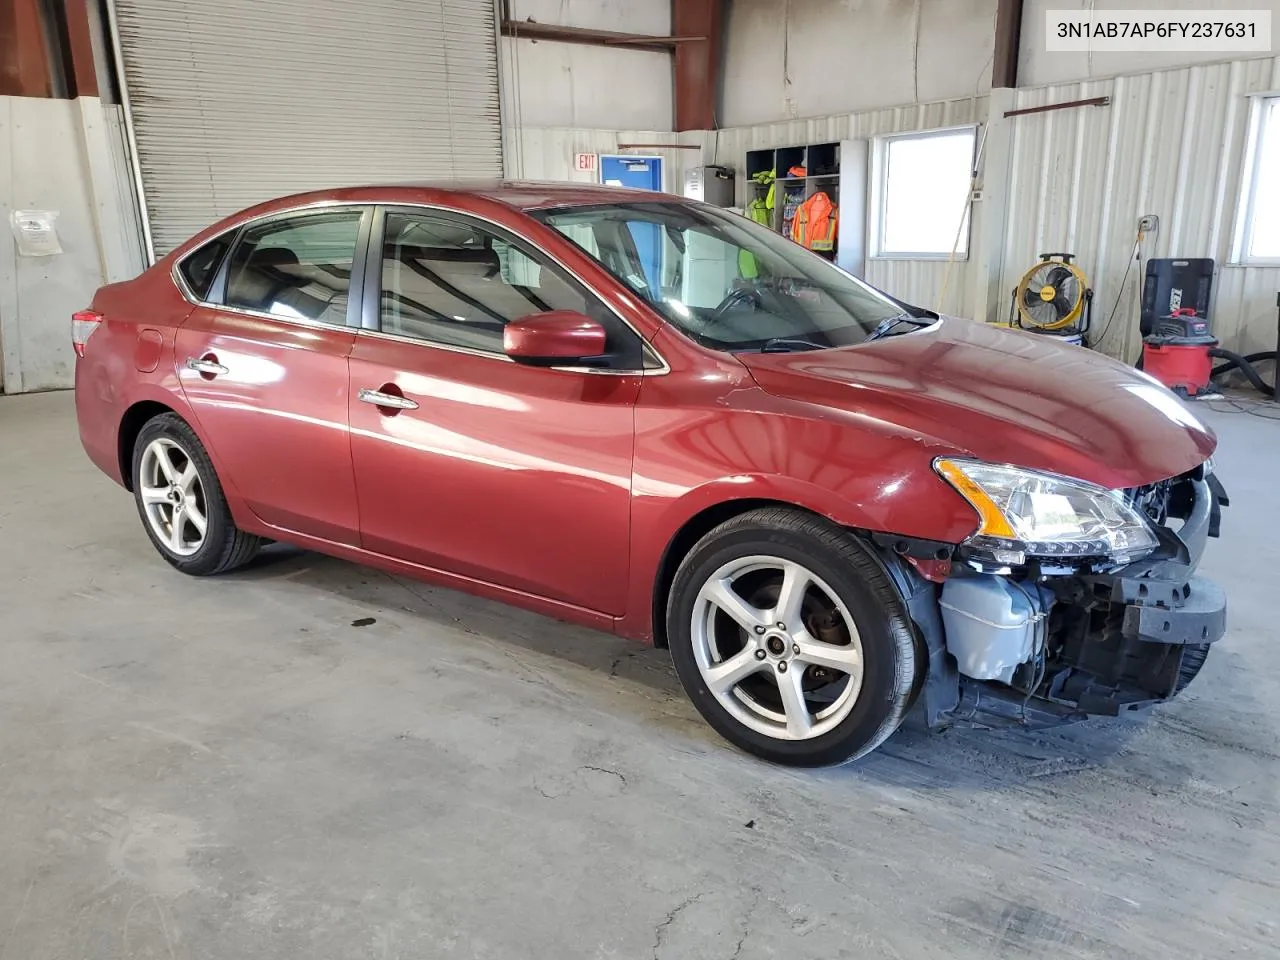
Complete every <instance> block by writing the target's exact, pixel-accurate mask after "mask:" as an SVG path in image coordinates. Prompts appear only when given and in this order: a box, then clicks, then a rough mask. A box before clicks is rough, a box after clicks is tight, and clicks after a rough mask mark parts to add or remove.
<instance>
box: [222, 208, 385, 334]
mask: <svg viewBox="0 0 1280 960" xmlns="http://www.w3.org/2000/svg"><path fill="white" fill-rule="evenodd" d="M361 216H363V211H362V210H360V209H355V208H353V209H344V210H339V211H333V212H329V213H307V214H299V215H298V216H293V217H282V218H280V219H275V220H268V221H267V222H265V223H259V224H254V225H251V226H249V227H246V228H245V230H244V231H243V232H242V233H241V234H240V239H239V241H238V242H237V243H236V246H235V249H234V250H233V251H232V253H231V261H230V264H229V265H228V269H227V292H226V297H225V298H224V303H226V305H227V306H229V307H237V308H239V309H241V310H252V311H254V312H255V313H269V314H271V315H272V316H277V317H282V318H285V319H289V320H307V321H311V322H315V323H325V324H332V325H334V326H344V325H346V322H347V302H348V295H349V292H350V289H351V268H352V264H353V262H354V261H355V255H356V239H357V237H358V236H359V233H360V218H361Z"/></svg>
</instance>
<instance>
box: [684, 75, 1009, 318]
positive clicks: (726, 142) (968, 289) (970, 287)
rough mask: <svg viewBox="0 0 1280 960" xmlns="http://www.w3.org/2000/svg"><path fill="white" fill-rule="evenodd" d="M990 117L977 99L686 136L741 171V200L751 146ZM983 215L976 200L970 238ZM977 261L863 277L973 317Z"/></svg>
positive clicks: (897, 267)
mask: <svg viewBox="0 0 1280 960" xmlns="http://www.w3.org/2000/svg"><path fill="white" fill-rule="evenodd" d="M986 117H987V98H986V97H974V98H970V99H967V100H948V101H944V102H940V103H924V104H918V105H912V106H906V107H894V108H892V109H887V110H870V111H867V112H865V113H852V114H841V115H838V116H834V117H823V118H820V119H815V120H792V121H788V122H785V123H770V124H760V125H758V126H751V127H731V128H729V129H726V130H720V131H717V132H712V133H697V134H685V135H683V137H684V138H686V142H689V143H702V144H703V155H704V158H705V161H706V162H707V163H723V164H726V165H728V166H732V167H734V168H735V169H736V170H737V171H738V175H739V182H738V197H739V199H741V198H742V197H743V196H744V195H745V191H746V188H745V186H744V184H743V182H742V181H743V170H744V168H745V162H746V155H747V151H748V150H761V149H767V148H770V147H787V146H794V145H803V144H810V143H830V142H832V141H839V140H863V139H870V138H872V137H879V136H885V135H887V134H892V133H906V132H909V131H912V130H936V129H938V128H940V127H952V126H960V125H962V124H966V123H979V122H983V121H985V120H986ZM695 156H696V155H695ZM689 162H694V161H692V160H691V161H689ZM981 218H982V205H981V204H975V205H974V210H973V223H972V225H971V231H972V233H971V236H974V237H976V236H977V235H978V231H979V230H981V228H982V222H981ZM975 264H976V261H975V260H974V259H972V258H971V259H969V260H961V261H957V262H956V263H955V264H953V265H951V266H950V267H948V264H947V262H946V261H945V260H875V259H869V260H867V264H866V270H865V273H864V276H865V277H866V279H867V281H868V282H870V283H873V284H875V285H876V286H878V287H881V288H883V289H885V290H888V291H890V292H892V293H893V294H894V295H895V296H898V297H901V298H902V299H904V300H908V301H910V302H912V303H916V304H920V305H922V306H926V307H933V308H934V309H940V310H943V311H945V312H947V313H956V314H960V315H968V314H970V313H971V312H972V304H973V302H974V281H975V272H976V271H975ZM948 273H950V276H949V277H948V276H947V275H948ZM944 283H945V284H946V286H947V293H946V297H945V302H940V295H941V293H942V287H943V284H944Z"/></svg>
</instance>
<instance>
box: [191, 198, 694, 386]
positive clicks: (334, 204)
mask: <svg viewBox="0 0 1280 960" xmlns="http://www.w3.org/2000/svg"><path fill="white" fill-rule="evenodd" d="M340 207H365V208H368V209H369V210H372V211H373V213H372V216H370V217H367V218H366V219H367V221H368V225H369V227H368V230H367V231H363V232H362V237H361V238H359V239H357V242H356V256H357V258H362V259H357V261H355V262H353V264H352V280H351V283H352V287H353V288H354V287H355V286H356V284H357V283H359V285H360V298H359V300H358V301H357V300H356V294H355V291H354V290H353V291H352V293H351V294H349V297H350V302H356V303H358V304H359V306H360V308H361V309H360V314H359V322H358V324H357V325H356V326H355V327H352V326H350V325H348V326H346V327H335V326H334V325H333V324H328V323H323V324H322V323H315V322H313V321H309V320H299V319H296V318H292V317H279V316H276V315H275V314H271V313H259V312H257V311H253V310H241V309H240V308H238V307H228V306H226V305H225V304H221V303H216V302H213V301H211V300H200V299H198V298H197V297H196V296H195V294H194V293H193V292H192V291H191V288H190V287H189V286H187V284H186V282H185V279H184V278H183V276H182V272H181V271H180V270H179V269H178V267H179V266H180V265H181V264H182V263H183V262H184V261H185V260H186V259H187V257H189V256H191V255H192V254H193V253H195V252H196V251H197V250H199V249H201V248H202V247H203V246H204V244H203V243H202V244H200V245H199V246H197V247H195V248H193V249H192V250H189V251H187V252H186V253H184V254H183V255H182V256H181V257H179V258H177V259H176V260H174V263H173V267H172V268H171V269H170V271H169V275H170V279H172V280H173V282H174V285H175V286H176V287H177V288H178V292H179V293H181V294H182V296H183V298H184V299H185V300H187V301H188V302H189V303H191V304H193V305H195V306H198V307H209V308H210V309H214V310H226V311H228V312H230V313H237V314H241V315H244V316H249V317H259V318H263V319H267V320H278V321H279V322H281V323H293V324H297V325H298V326H305V327H318V328H320V329H323V330H339V329H345V330H352V331H353V332H354V333H356V334H359V335H361V336H374V337H384V338H387V339H391V340H403V342H405V343H412V344H416V345H418V346H422V347H430V348H432V349H436V350H449V351H452V352H454V353H467V354H472V353H473V351H472V350H470V348H468V347H452V346H450V345H449V344H442V343H432V342H431V341H428V340H417V339H413V338H410V337H404V338H401V337H398V336H396V335H395V334H390V333H383V332H382V331H381V330H378V329H377V319H378V313H377V309H376V306H377V305H376V304H375V310H374V313H373V323H374V326H373V327H369V326H366V323H367V322H368V321H367V317H366V314H367V311H366V310H365V309H364V305H365V302H366V294H365V291H366V290H368V289H369V285H370V284H369V277H370V274H371V272H372V271H373V270H375V269H376V270H377V271H379V273H380V272H381V269H382V257H381V255H380V254H379V255H378V256H371V253H372V250H373V245H372V240H373V237H374V235H375V234H374V232H373V228H374V222H375V220H376V221H377V226H378V233H377V236H378V237H379V238H381V236H382V232H381V227H382V221H381V219H379V218H381V217H385V215H386V210H387V209H388V208H403V209H406V210H429V211H435V212H438V213H448V214H455V215H461V216H466V217H471V218H472V219H474V220H479V221H480V222H482V223H486V224H489V225H491V226H494V227H497V228H498V229H500V230H505V231H506V232H507V233H509V234H511V236H513V237H515V238H516V239H518V240H520V241H522V242H523V243H525V244H527V245H528V246H530V247H532V248H533V249H535V250H537V249H539V247H538V244H537V243H535V242H534V241H533V240H532V239H530V238H529V237H528V236H527V235H526V234H524V233H522V232H521V231H519V230H517V229H514V228H513V227H511V226H510V225H508V224H505V223H499V222H498V221H497V220H494V219H492V218H490V217H486V216H484V215H483V214H479V213H473V212H471V211H461V210H458V209H457V208H456V207H448V206H443V205H441V204H438V203H424V202H422V201H413V200H399V201H396V202H394V203H378V202H371V201H368V200H312V201H310V202H307V203H301V204H298V205H297V206H296V207H289V208H288V209H285V210H277V211H274V212H272V213H269V214H266V215H265V216H258V217H248V218H246V219H244V220H242V221H240V222H239V223H237V224H235V225H234V226H232V227H230V228H228V229H227V230H224V231H223V232H222V233H219V234H215V235H214V236H212V237H210V238H209V239H208V240H206V241H205V242H206V243H207V242H209V240H216V239H217V238H218V237H222V236H225V235H226V234H228V233H233V232H234V233H235V234H236V236H235V237H234V238H233V239H232V242H231V246H229V247H228V248H227V253H228V254H230V252H231V250H233V249H234V248H235V241H236V240H238V239H239V231H241V230H244V229H245V228H247V227H251V226H254V225H256V224H258V223H260V222H265V221H268V220H274V219H277V218H279V217H284V216H288V215H290V214H297V213H303V212H306V211H310V210H316V211H323V210H329V209H334V208H340ZM366 212H367V211H366ZM361 239H362V240H363V243H361ZM549 259H551V260H552V262H554V263H555V264H556V266H558V267H559V268H560V269H561V270H563V271H564V272H565V273H567V274H568V275H569V276H571V277H573V279H574V280H576V281H577V282H578V283H579V284H581V285H582V287H583V289H585V290H586V291H587V292H589V293H590V294H591V295H592V296H593V297H595V298H596V299H597V300H598V301H600V303H601V304H602V305H603V306H604V307H605V309H607V310H608V311H609V312H610V313H612V314H613V315H614V316H616V317H617V318H618V319H619V320H620V321H621V322H622V323H623V324H625V325H626V326H627V327H628V328H630V330H631V331H632V332H633V333H634V334H635V335H636V336H637V337H639V338H640V343H641V347H642V349H643V351H644V353H645V354H646V355H647V356H649V357H651V358H652V359H653V360H655V361H657V364H658V365H657V366H656V367H646V368H642V369H640V370H610V369H603V368H600V367H579V366H564V367H539V368H538V369H541V370H553V371H558V372H562V373H590V374H597V375H604V376H633V377H634V376H643V377H660V376H665V375H666V374H668V373H670V372H671V365H670V364H669V363H667V360H666V358H665V357H664V356H663V355H662V354H661V353H660V352H659V351H658V350H657V349H656V348H655V347H654V346H653V344H652V343H650V342H649V340H648V339H647V338H646V337H645V336H644V334H642V333H641V332H640V331H639V330H637V329H636V327H635V325H634V324H633V323H632V322H631V321H630V320H628V319H627V318H626V317H624V316H623V315H622V314H621V313H620V312H619V311H618V310H617V309H616V308H615V307H614V306H613V305H612V304H611V303H609V301H608V300H607V299H606V298H605V297H604V296H602V295H601V294H600V291H599V289H598V288H597V287H596V286H595V285H594V284H592V283H589V282H588V281H587V280H586V279H585V278H583V276H582V275H581V274H579V273H578V271H576V270H574V269H573V268H571V267H570V266H569V265H568V264H566V263H565V262H564V261H562V260H560V259H559V258H556V257H550V258H549ZM229 260H230V256H224V257H223V262H222V265H221V266H220V267H219V268H218V276H215V278H214V282H213V283H212V284H211V285H210V293H213V292H215V291H216V290H217V288H218V286H219V283H218V281H219V278H220V277H221V276H222V274H223V272H224V271H225V268H226V265H227V263H228V262H229ZM356 263H361V264H362V266H363V269H362V270H360V271H358V276H357V270H356ZM380 282H381V281H380V280H379V281H378V283H379V284H380ZM375 289H376V287H375ZM474 355H475V356H478V357H488V358H490V359H498V360H502V361H505V362H507V363H514V362H515V361H514V360H512V359H511V358H510V357H508V356H507V355H506V354H501V353H500V354H494V353H486V352H484V351H480V350H476V351H474Z"/></svg>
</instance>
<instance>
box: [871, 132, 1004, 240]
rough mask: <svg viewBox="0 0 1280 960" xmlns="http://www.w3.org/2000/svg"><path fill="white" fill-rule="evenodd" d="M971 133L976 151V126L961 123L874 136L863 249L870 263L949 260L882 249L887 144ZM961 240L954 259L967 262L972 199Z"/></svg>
mask: <svg viewBox="0 0 1280 960" xmlns="http://www.w3.org/2000/svg"><path fill="white" fill-rule="evenodd" d="M965 132H968V133H971V134H973V150H974V153H975V154H976V152H977V149H978V140H979V130H978V124H976V123H964V124H959V125H957V126H954V127H940V128H938V129H936V130H912V131H910V132H906V133H895V134H891V135H889V136H884V137H876V138H875V141H874V146H873V148H872V171H871V198H870V199H871V216H870V217H869V218H868V222H867V227H868V230H867V233H868V236H867V248H868V249H869V250H870V251H871V256H870V259H872V260H950V259H951V251H949V250H948V251H947V252H945V253H928V252H918V251H909V250H889V251H886V250H884V249H883V244H884V235H885V223H884V220H885V213H886V206H885V201H886V200H887V198H888V192H889V191H888V184H889V145H890V144H891V143H893V142H894V141H897V140H924V139H927V138H930V137H946V136H952V135H954V134H957V133H965ZM972 164H973V157H970V167H969V169H970V171H972V169H973V166H972ZM966 213H967V216H966V218H965V225H964V231H963V234H962V239H963V240H964V251H963V252H957V253H956V255H955V259H956V260H968V259H969V247H970V241H971V240H972V239H973V198H972V195H971V196H970V197H969V199H968V202H967V210H966Z"/></svg>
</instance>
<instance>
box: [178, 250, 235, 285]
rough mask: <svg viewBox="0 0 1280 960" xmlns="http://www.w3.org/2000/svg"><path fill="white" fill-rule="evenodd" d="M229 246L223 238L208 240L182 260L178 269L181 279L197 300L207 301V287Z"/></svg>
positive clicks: (210, 283)
mask: <svg viewBox="0 0 1280 960" xmlns="http://www.w3.org/2000/svg"><path fill="white" fill-rule="evenodd" d="M229 246H231V241H230V240H229V239H228V238H227V237H225V236H224V237H218V239H216V240H210V241H209V242H208V243H206V244H205V245H204V246H203V247H201V248H200V249H199V250H197V251H196V252H195V253H193V254H191V255H190V256H189V257H187V258H186V259H185V260H183V261H182V264H181V265H180V266H179V267H178V270H179V271H180V272H181V273H182V279H183V280H185V281H186V282H187V286H188V287H190V288H191V292H192V293H193V294H195V298H196V299H197V300H207V299H208V297H209V287H211V286H212V285H213V278H214V276H216V275H217V273H218V267H219V266H221V264H222V258H223V257H224V256H226V253H227V248H228V247H229Z"/></svg>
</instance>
